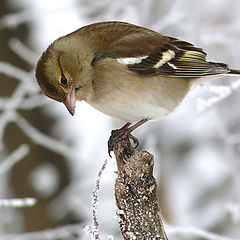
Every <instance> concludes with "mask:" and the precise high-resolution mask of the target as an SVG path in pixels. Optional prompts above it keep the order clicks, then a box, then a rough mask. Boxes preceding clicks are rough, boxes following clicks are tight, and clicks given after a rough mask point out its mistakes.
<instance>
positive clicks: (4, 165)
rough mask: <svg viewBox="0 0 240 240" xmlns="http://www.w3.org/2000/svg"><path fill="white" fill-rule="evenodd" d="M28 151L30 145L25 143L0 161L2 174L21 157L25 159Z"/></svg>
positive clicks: (0, 173)
mask: <svg viewBox="0 0 240 240" xmlns="http://www.w3.org/2000/svg"><path fill="white" fill-rule="evenodd" d="M28 153H29V147H28V145H26V144H23V145H21V146H20V147H19V148H18V149H16V150H15V151H14V152H13V153H11V154H10V155H8V157H7V158H6V159H4V160H3V161H2V162H1V163H0V175H2V174H4V173H6V172H7V171H9V170H10V169H11V168H12V167H13V166H14V165H15V164H16V163H18V162H19V161H20V160H21V159H23V158H24V157H25V156H26V155H27V154H28ZM0 205H1V203H0Z"/></svg>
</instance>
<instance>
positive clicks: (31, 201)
mask: <svg viewBox="0 0 240 240" xmlns="http://www.w3.org/2000/svg"><path fill="white" fill-rule="evenodd" d="M36 203H37V200H36V199H35V198H13V199H0V208H1V207H13V208H23V207H32V206H34V205H35V204H36Z"/></svg>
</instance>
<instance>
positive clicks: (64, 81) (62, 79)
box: [61, 75, 68, 86]
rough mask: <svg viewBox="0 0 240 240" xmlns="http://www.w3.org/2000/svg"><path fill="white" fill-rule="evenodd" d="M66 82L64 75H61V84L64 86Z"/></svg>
mask: <svg viewBox="0 0 240 240" xmlns="http://www.w3.org/2000/svg"><path fill="white" fill-rule="evenodd" d="M67 82H68V81H67V79H66V77H65V76H64V75H62V77H61V84H62V85H64V86H65V85H66V84H67Z"/></svg>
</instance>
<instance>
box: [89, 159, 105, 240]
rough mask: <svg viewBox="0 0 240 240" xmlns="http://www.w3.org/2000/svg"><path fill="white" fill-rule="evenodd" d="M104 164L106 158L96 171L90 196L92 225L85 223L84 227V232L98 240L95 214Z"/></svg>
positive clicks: (97, 225) (97, 223)
mask: <svg viewBox="0 0 240 240" xmlns="http://www.w3.org/2000/svg"><path fill="white" fill-rule="evenodd" d="M106 166H107V159H106V160H105V161H104V163H103V165H102V167H101V169H100V170H99V172H98V177H97V180H96V184H95V187H94V190H93V193H92V196H91V198H92V200H91V202H92V214H93V226H89V225H87V226H86V227H85V228H84V232H86V233H87V234H90V235H91V239H94V240H99V239H100V235H99V222H98V215H97V207H98V204H99V198H98V194H99V191H100V180H101V176H102V173H103V171H104V169H105V168H106Z"/></svg>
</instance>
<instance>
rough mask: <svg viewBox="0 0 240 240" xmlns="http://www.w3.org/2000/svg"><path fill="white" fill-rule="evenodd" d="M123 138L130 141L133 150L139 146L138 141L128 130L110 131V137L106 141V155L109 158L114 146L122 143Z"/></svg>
mask: <svg viewBox="0 0 240 240" xmlns="http://www.w3.org/2000/svg"><path fill="white" fill-rule="evenodd" d="M125 138H129V139H131V140H132V141H133V142H134V143H135V144H136V146H135V147H134V148H137V147H138V145H139V141H138V139H137V138H136V137H134V136H133V135H132V134H131V130H130V129H129V128H124V127H123V128H120V129H116V130H112V132H111V136H110V138H109V140H108V155H109V156H110V157H112V156H111V151H113V148H114V146H115V145H116V144H117V143H118V142H119V141H122V140H123V139H125Z"/></svg>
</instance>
